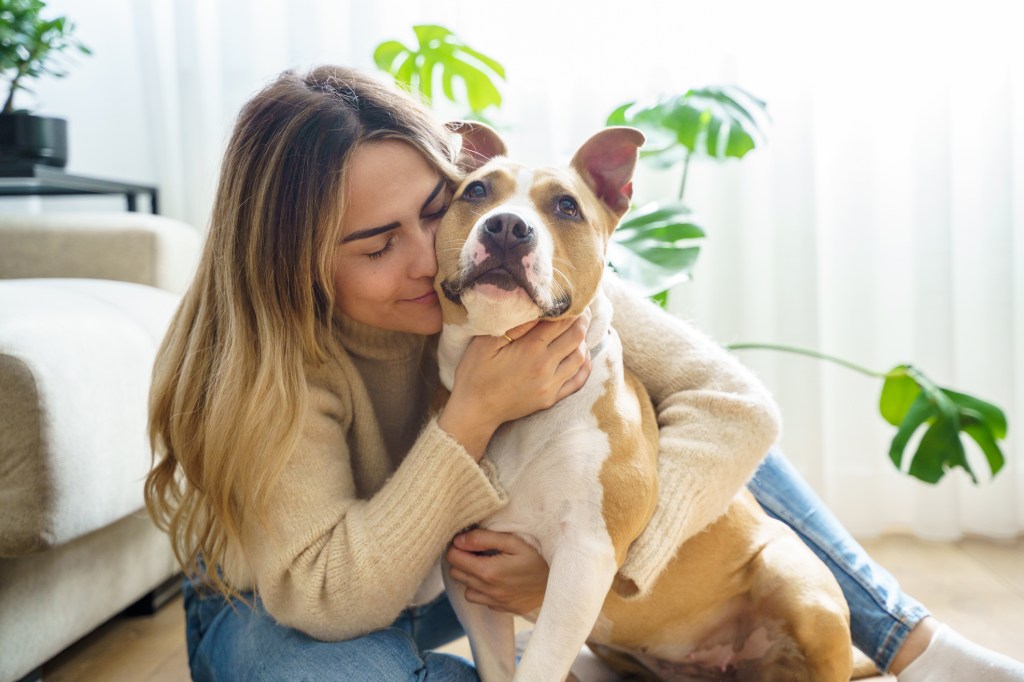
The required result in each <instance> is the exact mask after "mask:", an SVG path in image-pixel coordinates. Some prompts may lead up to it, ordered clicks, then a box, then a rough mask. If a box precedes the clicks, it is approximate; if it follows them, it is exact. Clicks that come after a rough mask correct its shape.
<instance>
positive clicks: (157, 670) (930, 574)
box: [43, 536, 1024, 682]
mask: <svg viewBox="0 0 1024 682" xmlns="http://www.w3.org/2000/svg"><path fill="white" fill-rule="evenodd" d="M863 544H864V546H865V547H866V548H867V550H868V551H869V552H870V553H871V554H872V555H873V556H874V557H875V558H876V559H878V560H879V561H880V562H881V563H882V564H883V565H884V566H885V567H887V568H888V569H889V570H890V571H892V573H893V574H895V575H896V577H897V578H899V580H900V582H901V583H902V585H903V587H904V589H905V590H906V591H907V592H909V593H910V594H913V595H914V596H916V597H917V598H918V599H921V600H922V601H923V602H924V603H925V604H926V605H927V606H928V607H929V608H930V609H931V610H932V612H933V613H934V614H935V615H936V616H938V617H939V618H940V619H941V620H944V621H946V622H947V623H949V624H950V625H952V626H953V627H955V628H956V629H957V630H959V631H960V632H961V633H962V634H964V635H965V636H967V637H969V638H971V639H973V640H974V641H976V642H979V643H981V644H984V645H985V646H988V647H990V648H992V649H995V650H996V651H1000V652H1002V653H1005V654H1009V655H1012V656H1016V657H1018V658H1024V538H1020V539H1018V540H1016V541H1014V542H1008V543H993V542H988V541H983V540H973V539H969V540H963V541H961V542H957V543H953V544H946V543H930V542H925V541H922V540H916V539H913V538H909V537H903V536H886V537H883V538H880V539H877V540H870V541H864V543H863ZM449 649H450V650H452V651H456V652H458V653H465V652H468V647H466V645H465V640H464V639H463V640H461V641H459V642H456V643H455V644H453V645H451V646H450V647H449ZM43 677H44V680H46V681H47V682H58V681H61V682H63V681H65V680H67V681H70V680H90V681H92V682H104V681H106V680H110V681H115V680H116V681H117V682H172V681H173V682H179V681H181V680H187V679H188V665H187V660H186V654H185V641H184V619H183V615H182V609H181V600H180V597H179V598H176V599H175V600H173V601H172V602H171V603H170V604H168V605H167V606H166V607H164V608H163V609H161V610H160V611H159V612H158V613H157V614H156V615H154V616H151V617H148V618H115V619H114V620H112V621H110V622H108V623H107V624H106V625H104V626H103V627H101V628H100V629H98V630H97V631H95V632H94V633H92V634H91V635H89V636H88V637H86V638H85V639H83V640H82V641H80V642H78V643H77V644H75V645H74V646H72V647H71V648H69V649H67V650H66V651H64V652H63V653H62V654H60V655H59V656H58V657H57V658H55V659H54V660H53V661H51V662H50V663H49V664H48V665H46V666H45V667H44V670H43ZM872 679H877V680H883V679H890V680H891V679H893V678H887V677H877V678H872ZM584 682H585V681H584Z"/></svg>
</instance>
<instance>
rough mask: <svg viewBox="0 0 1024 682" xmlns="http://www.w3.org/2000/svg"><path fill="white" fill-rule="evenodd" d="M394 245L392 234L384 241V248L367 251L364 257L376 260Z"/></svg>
mask: <svg viewBox="0 0 1024 682" xmlns="http://www.w3.org/2000/svg"><path fill="white" fill-rule="evenodd" d="M394 245H395V238H394V237H393V236H392V237H388V240H387V241H386V242H384V248H382V249H380V250H379V251H374V252H372V253H368V254H366V257H367V258H369V259H370V260H377V259H378V258H383V257H384V254H385V253H387V252H388V251H390V250H391V249H392V248H393V247H394Z"/></svg>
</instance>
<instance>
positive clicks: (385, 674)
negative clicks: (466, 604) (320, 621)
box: [182, 579, 480, 682]
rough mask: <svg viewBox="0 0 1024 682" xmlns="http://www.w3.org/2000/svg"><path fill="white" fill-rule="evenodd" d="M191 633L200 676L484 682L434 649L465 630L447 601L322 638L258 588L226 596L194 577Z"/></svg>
mask: <svg viewBox="0 0 1024 682" xmlns="http://www.w3.org/2000/svg"><path fill="white" fill-rule="evenodd" d="M182 589H183V593H184V597H185V638H186V644H187V647H188V662H189V668H190V670H191V672H192V679H193V680H195V681H196V682H215V681H219V682H231V681H232V680H245V681H246V682H258V681H262V680H266V681H268V682H269V681H271V680H273V681H274V682H279V681H280V682H283V681H288V682H291V681H293V680H310V681H311V682H312V681H315V682H328V681H333V680H337V681H338V682H353V681H354V680H360V682H363V681H365V682H391V681H392V680H394V681H399V680H401V681H405V680H409V681H412V680H416V681H423V682H430V681H432V680H437V681H438V682H441V681H443V682H480V678H479V677H478V676H477V674H476V669H475V668H474V667H473V665H472V664H471V663H469V662H468V661H466V660H464V659H462V658H459V657H457V656H449V655H447V654H440V653H435V652H433V651H430V649H433V648H434V647H439V646H442V645H444V644H447V643H448V642H450V641H453V640H455V639H458V638H459V637H461V636H462V635H463V634H464V633H463V630H462V626H461V625H459V621H458V619H457V618H456V617H455V612H454V611H453V610H452V607H451V605H450V604H449V603H448V599H447V598H446V597H445V596H444V595H442V596H440V597H438V598H437V599H435V600H434V601H433V602H431V603H429V604H426V605H424V606H419V607H415V608H410V609H406V610H405V611H403V612H402V614H401V615H400V616H399V617H398V619H396V620H395V622H394V623H392V624H391V627H388V628H385V629H383V630H378V631H376V632H371V633H370V634H368V635H365V636H363V637H359V638H357V639H351V640H348V641H345V642H321V641H319V640H316V639H313V638H312V637H309V636H307V635H305V634H303V633H301V632H299V631H298V630H295V629H292V628H289V627H285V626H283V625H279V624H278V623H277V622H276V621H275V620H274V619H273V617H271V616H270V615H269V614H268V613H267V612H266V610H265V609H264V608H263V603H262V602H261V601H260V599H259V597H255V596H254V595H253V594H252V593H248V594H245V595H243V597H244V600H240V599H233V600H230V601H228V600H226V599H224V597H222V596H221V595H220V594H217V593H214V592H208V591H204V590H203V588H202V587H200V586H196V585H193V584H192V583H191V582H190V581H189V580H188V579H186V580H185V582H184V585H183V588H182Z"/></svg>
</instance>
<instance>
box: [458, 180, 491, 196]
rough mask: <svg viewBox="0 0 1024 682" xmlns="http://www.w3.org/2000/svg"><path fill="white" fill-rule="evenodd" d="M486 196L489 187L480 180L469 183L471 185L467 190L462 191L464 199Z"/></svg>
mask: <svg viewBox="0 0 1024 682" xmlns="http://www.w3.org/2000/svg"><path fill="white" fill-rule="evenodd" d="M486 196H487V187H485V186H484V183H482V182H480V181H479V180H476V181H474V182H471V183H469V186H468V187H466V190H465V191H464V192H463V193H462V198H463V199H483V198H484V197H486Z"/></svg>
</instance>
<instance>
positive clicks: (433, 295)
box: [406, 289, 437, 305]
mask: <svg viewBox="0 0 1024 682" xmlns="http://www.w3.org/2000/svg"><path fill="white" fill-rule="evenodd" d="M406 301H407V302H408V303H419V304H421V305H432V304H434V303H437V292H435V291H434V290H433V289H431V290H430V291H428V292H427V293H425V294H423V295H422V296H417V297H416V298H409V299H406Z"/></svg>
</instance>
